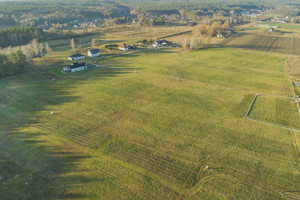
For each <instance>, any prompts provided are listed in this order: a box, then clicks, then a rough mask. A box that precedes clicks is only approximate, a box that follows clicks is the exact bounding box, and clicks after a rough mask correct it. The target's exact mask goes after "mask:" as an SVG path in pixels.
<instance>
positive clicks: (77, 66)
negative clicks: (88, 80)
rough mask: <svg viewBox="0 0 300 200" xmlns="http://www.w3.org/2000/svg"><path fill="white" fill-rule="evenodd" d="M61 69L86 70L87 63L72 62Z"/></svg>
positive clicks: (69, 70) (66, 70)
mask: <svg viewBox="0 0 300 200" xmlns="http://www.w3.org/2000/svg"><path fill="white" fill-rule="evenodd" d="M63 69H64V70H63V71H64V72H66V73H69V72H78V71H82V70H87V63H78V62H74V63H72V64H71V65H70V66H67V67H63Z"/></svg>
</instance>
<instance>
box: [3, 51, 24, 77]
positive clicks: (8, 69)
mask: <svg viewBox="0 0 300 200" xmlns="http://www.w3.org/2000/svg"><path fill="white" fill-rule="evenodd" d="M26 64H27V63H26V58H25V55H24V54H23V53H22V52H21V51H17V52H16V53H11V54H10V55H9V57H6V56H5V55H2V54H0V77H1V78H3V77H6V76H11V75H14V74H19V73H22V72H24V71H25V67H26Z"/></svg>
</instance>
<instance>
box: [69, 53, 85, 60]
mask: <svg viewBox="0 0 300 200" xmlns="http://www.w3.org/2000/svg"><path fill="white" fill-rule="evenodd" d="M68 59H69V60H83V59H85V56H84V55H82V54H80V53H76V54H73V55H71V56H69V57H68Z"/></svg>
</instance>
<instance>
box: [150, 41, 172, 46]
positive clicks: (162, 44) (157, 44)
mask: <svg viewBox="0 0 300 200" xmlns="http://www.w3.org/2000/svg"><path fill="white" fill-rule="evenodd" d="M168 44H169V41H167V40H157V41H155V43H154V44H153V46H154V47H160V46H165V45H168Z"/></svg>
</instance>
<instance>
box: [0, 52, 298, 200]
mask: <svg viewBox="0 0 300 200" xmlns="http://www.w3.org/2000/svg"><path fill="white" fill-rule="evenodd" d="M286 59H287V58H286V56H283V55H275V54H269V53H265V52H263V53H262V52H255V51H250V50H240V49H208V50H201V51H192V52H184V51H180V50H172V49H162V50H156V51H153V52H143V53H137V54H130V55H126V56H122V57H115V58H110V59H107V60H103V61H99V63H98V64H101V65H103V67H100V68H94V69H91V70H88V71H82V72H78V73H74V74H72V75H69V76H66V77H65V76H54V75H50V74H47V73H46V72H45V73H42V74H39V75H38V76H33V75H23V76H16V77H13V78H9V79H4V80H1V81H0V87H1V92H0V100H1V101H2V104H1V105H2V106H1V110H0V118H1V120H0V155H1V158H0V159H1V167H2V166H4V167H2V168H4V169H5V170H0V176H1V177H5V178H3V179H1V180H0V184H1V187H0V195H1V197H4V198H6V199H11V198H14V199H16V198H28V199H36V198H44V199H249V198H250V199H284V198H288V196H287V195H289V196H292V197H295V196H296V197H299V195H300V194H299V193H297V192H291V191H299V185H300V182H299V178H298V176H297V175H298V174H299V173H300V172H299V167H298V163H299V160H298V159H295V155H298V154H299V152H298V151H296V150H295V145H296V144H298V143H296V142H294V143H293V144H295V145H294V146H293V145H291V140H292V138H291V137H292V136H291V134H290V132H289V131H287V130H284V129H281V128H278V127H272V126H266V125H262V124H258V123H255V122H252V121H250V120H246V119H244V115H245V113H246V112H247V110H248V108H249V105H250V104H251V101H252V99H253V97H254V95H255V93H257V92H265V93H271V94H277V95H285V96H292V95H293V90H292V88H291V84H290V83H289V81H288V78H287V77H286V76H285V73H284V64H285V61H286ZM8 96H9V97H8ZM51 112H53V114H51ZM293 138H296V139H294V140H293V141H296V140H298V138H299V136H298V135H296V136H294V135H293ZM266 155H268V156H266ZM206 166H208V169H206ZM2 168H1V169H2ZM46 183H47V184H46ZM45 185H47V187H45ZM15 191H18V192H17V193H16V192H15ZM283 192H285V193H283Z"/></svg>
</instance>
